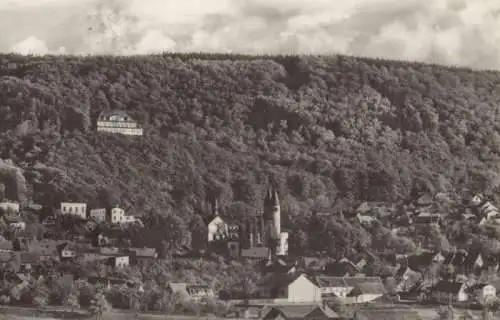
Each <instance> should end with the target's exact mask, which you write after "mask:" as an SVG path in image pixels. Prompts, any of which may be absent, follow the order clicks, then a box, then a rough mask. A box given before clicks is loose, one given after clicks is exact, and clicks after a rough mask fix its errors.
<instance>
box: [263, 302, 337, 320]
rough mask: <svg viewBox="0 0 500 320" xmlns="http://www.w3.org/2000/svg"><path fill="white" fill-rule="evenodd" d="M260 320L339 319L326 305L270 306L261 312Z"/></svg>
mask: <svg viewBox="0 0 500 320" xmlns="http://www.w3.org/2000/svg"><path fill="white" fill-rule="evenodd" d="M260 319H262V320H299V319H300V320H302V319H304V320H313V319H314V320H316V319H317V320H320V319H321V320H323V319H325V320H326V319H340V316H339V315H338V314H337V313H335V312H334V311H333V310H332V309H330V307H328V306H326V305H316V304H306V305H283V306H272V307H270V308H268V309H267V310H265V311H264V312H263V316H262V317H261V318H260Z"/></svg>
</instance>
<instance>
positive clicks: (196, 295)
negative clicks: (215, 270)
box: [168, 282, 215, 301]
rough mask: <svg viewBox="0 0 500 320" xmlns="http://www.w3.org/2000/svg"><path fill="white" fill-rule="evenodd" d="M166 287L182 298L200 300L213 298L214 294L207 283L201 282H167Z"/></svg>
mask: <svg viewBox="0 0 500 320" xmlns="http://www.w3.org/2000/svg"><path fill="white" fill-rule="evenodd" d="M168 289H169V290H170V292H172V293H177V294H179V295H180V296H181V297H182V298H183V299H186V300H194V301H197V300H201V299H203V298H213V297H214V296H215V294H214V291H213V289H212V288H210V287H209V286H208V285H203V284H188V283H185V282H182V283H174V282H171V283H169V284H168Z"/></svg>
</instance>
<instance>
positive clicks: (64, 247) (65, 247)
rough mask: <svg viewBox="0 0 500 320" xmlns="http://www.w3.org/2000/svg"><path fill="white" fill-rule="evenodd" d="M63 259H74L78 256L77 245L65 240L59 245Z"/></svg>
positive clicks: (58, 248)
mask: <svg viewBox="0 0 500 320" xmlns="http://www.w3.org/2000/svg"><path fill="white" fill-rule="evenodd" d="M57 250H58V251H59V256H60V258H61V260H68V259H74V258H75V257H76V256H77V253H78V252H77V250H76V248H75V246H74V245H73V244H71V243H69V242H65V243H63V244H60V245H58V246H57Z"/></svg>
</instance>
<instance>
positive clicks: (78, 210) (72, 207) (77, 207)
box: [61, 202, 87, 219]
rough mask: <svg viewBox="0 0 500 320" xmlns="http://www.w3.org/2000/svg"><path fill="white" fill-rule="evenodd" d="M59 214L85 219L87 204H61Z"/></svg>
mask: <svg viewBox="0 0 500 320" xmlns="http://www.w3.org/2000/svg"><path fill="white" fill-rule="evenodd" d="M61 213H62V214H65V215H70V214H71V215H76V216H79V217H81V218H82V219H87V204H86V203H76V202H61Z"/></svg>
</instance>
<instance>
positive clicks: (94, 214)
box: [90, 209, 106, 222]
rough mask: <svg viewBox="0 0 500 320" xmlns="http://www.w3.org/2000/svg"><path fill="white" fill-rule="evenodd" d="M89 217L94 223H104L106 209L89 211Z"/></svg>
mask: <svg viewBox="0 0 500 320" xmlns="http://www.w3.org/2000/svg"><path fill="white" fill-rule="evenodd" d="M90 217H91V218H93V219H94V220H95V221H96V222H106V209H92V210H90Z"/></svg>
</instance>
